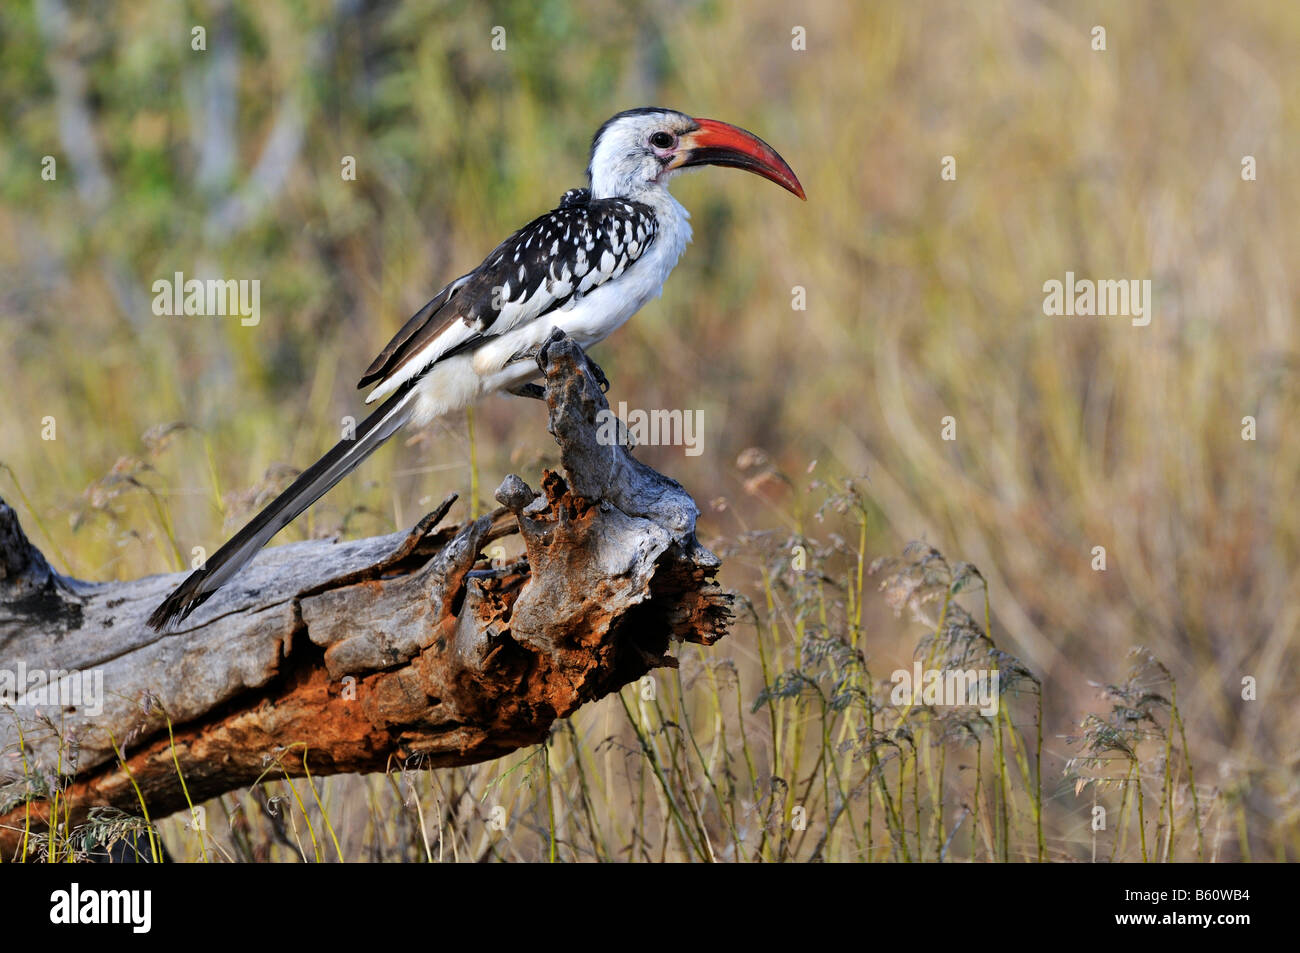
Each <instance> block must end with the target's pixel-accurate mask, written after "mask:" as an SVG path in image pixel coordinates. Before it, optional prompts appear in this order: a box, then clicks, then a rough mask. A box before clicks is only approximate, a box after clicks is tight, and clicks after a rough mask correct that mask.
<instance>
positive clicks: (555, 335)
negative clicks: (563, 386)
mask: <svg viewBox="0 0 1300 953" xmlns="http://www.w3.org/2000/svg"><path fill="white" fill-rule="evenodd" d="M564 337H565V335H564V332H563V331H561V330H560V329H559V328H552V329H551V336H550V337H548V338H547V339H546V340H545V341H543V342H542V343H541V344H540V345H539V346H538V348H537V367H538V369H539V370H541V372H542V374H543V375H544V374H545V373H546V363H547V355H548V353H549V352H550V350H551V345H552V344H554V343H555V342H556V341H563V340H564Z"/></svg>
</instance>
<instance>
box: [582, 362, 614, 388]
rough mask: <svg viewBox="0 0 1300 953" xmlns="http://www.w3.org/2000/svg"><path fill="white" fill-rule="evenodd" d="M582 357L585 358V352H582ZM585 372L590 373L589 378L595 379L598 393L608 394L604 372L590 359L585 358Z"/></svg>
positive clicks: (607, 381)
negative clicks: (598, 388)
mask: <svg viewBox="0 0 1300 953" xmlns="http://www.w3.org/2000/svg"><path fill="white" fill-rule="evenodd" d="M583 356H584V357H586V352H583ZM587 370H588V371H589V372H591V376H592V377H593V378H595V381H596V384H597V385H598V386H599V387H600V392H601V393H602V394H608V393H609V378H608V377H606V376H605V372H604V371H602V370H601V369H600V365H599V364H597V363H596V362H595V361H593V360H592V359H591V358H590V357H587Z"/></svg>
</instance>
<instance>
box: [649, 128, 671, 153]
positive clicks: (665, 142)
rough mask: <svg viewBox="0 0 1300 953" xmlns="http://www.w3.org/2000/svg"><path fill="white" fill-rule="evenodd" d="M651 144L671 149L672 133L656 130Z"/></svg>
mask: <svg viewBox="0 0 1300 953" xmlns="http://www.w3.org/2000/svg"><path fill="white" fill-rule="evenodd" d="M650 145H652V146H654V147H655V148H656V149H671V148H672V145H673V137H672V134H671V133H667V132H656V133H655V134H654V135H653V136H651V137H650Z"/></svg>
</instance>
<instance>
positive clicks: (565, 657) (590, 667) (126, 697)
mask: <svg viewBox="0 0 1300 953" xmlns="http://www.w3.org/2000/svg"><path fill="white" fill-rule="evenodd" d="M544 359H545V367H544V371H545V381H546V387H545V395H546V402H547V414H548V423H549V428H550V431H551V433H552V434H554V436H555V440H556V443H557V444H558V445H559V449H560V459H561V463H562V467H563V469H562V472H553V471H546V472H545V473H544V474H543V476H542V479H541V483H540V487H539V489H538V490H534V489H532V488H531V487H529V486H528V485H527V484H526V483H525V482H524V481H523V480H522V479H520V478H519V477H515V476H508V477H506V479H505V480H504V481H502V483H501V485H500V487H499V488H498V490H497V492H496V498H497V501H498V502H499V503H500V504H501V508H500V509H498V510H496V511H495V512H493V513H490V514H488V515H486V516H483V517H480V518H479V519H477V520H473V521H470V522H467V523H463V524H461V525H459V526H444V525H441V523H440V522H439V520H440V518H441V516H442V515H444V514H445V513H446V509H447V506H449V505H450V502H451V501H450V500H448V501H446V502H445V503H444V504H443V506H442V507H439V511H438V513H436V514H433V515H432V516H430V517H427V518H426V519H425V520H422V521H420V523H419V524H418V525H417V527H416V528H415V529H414V530H413V531H411V532H409V533H395V534H393V535H391V536H387V537H378V538H374V539H366V540H355V541H351V542H346V543H336V542H333V541H329V540H313V541H309V542H303V543H293V544H289V545H286V546H279V547H274V548H272V549H269V550H267V551H265V552H263V553H262V554H261V555H260V556H258V557H257V558H256V559H255V560H253V561H252V562H251V563H250V564H249V565H248V567H247V568H246V570H245V572H244V573H242V574H241V575H240V576H239V577H238V579H236V580H234V581H233V582H232V583H231V585H229V586H228V587H226V588H225V589H223V590H222V591H221V592H220V593H218V594H217V595H216V596H215V597H214V598H213V599H212V600H210V601H209V602H208V603H206V604H205V606H204V608H203V609H202V610H201V611H200V612H197V613H195V615H194V616H192V617H191V618H190V619H189V621H188V626H189V628H188V629H187V631H186V632H184V633H178V634H175V635H170V636H166V635H159V634H158V633H156V632H153V631H151V630H149V629H147V628H145V626H144V625H143V622H144V619H145V617H146V616H147V615H148V613H149V610H150V608H151V607H152V606H153V605H154V604H155V602H156V600H157V599H158V598H159V596H160V595H161V594H162V593H163V592H165V591H167V590H168V589H169V588H170V587H171V586H173V585H174V584H175V582H176V576H151V577H148V578H145V579H138V580H134V581H131V582H122V583H87V582H80V581H77V580H73V579H68V578H65V577H62V576H59V575H58V574H57V573H55V572H54V570H53V569H52V568H51V567H50V566H49V564H48V563H47V562H46V561H45V560H44V559H43V558H42V557H41V555H40V553H39V552H38V551H37V550H35V548H34V547H32V546H31V544H30V543H28V541H27V539H26V537H25V536H23V534H22V530H21V528H20V527H19V525H18V521H17V517H16V515H15V514H14V512H13V510H11V509H9V508H8V507H7V506H4V504H3V503H0V645H4V646H5V649H6V653H7V654H12V657H16V658H25V659H27V660H28V666H29V668H33V669H35V668H38V667H39V668H46V669H53V668H61V669H67V670H90V669H92V668H99V669H100V670H102V672H103V677H104V693H103V712H102V714H100V715H98V716H96V717H91V715H90V714H89V713H88V712H87V711H86V710H85V706H76V707H69V708H62V709H61V708H59V706H57V705H55V706H53V707H47V706H44V705H43V706H41V710H40V715H39V716H38V715H37V713H36V712H35V711H33V710H31V709H30V708H28V709H23V708H20V709H19V710H18V711H17V712H16V713H15V714H16V715H17V716H18V719H19V720H16V719H15V718H14V717H13V716H12V715H11V716H10V717H7V718H5V719H0V750H8V751H17V750H18V749H19V738H18V734H17V730H16V728H17V725H18V724H20V723H21V724H23V726H24V731H23V742H22V748H23V751H24V753H25V755H26V758H27V767H28V770H29V772H30V773H31V774H32V775H33V776H37V777H45V776H46V774H45V773H44V772H47V771H48V772H55V771H57V770H60V767H61V769H62V770H63V771H64V772H65V773H68V772H69V768H68V761H67V758H66V757H64V758H63V759H62V760H60V745H61V744H63V743H66V739H68V738H70V737H75V738H76V739H77V744H78V746H79V761H78V763H77V767H76V773H75V775H73V776H72V777H70V778H68V779H67V782H68V783H67V785H66V788H65V789H64V791H63V793H62V794H61V796H60V800H59V810H60V811H61V812H62V811H64V810H66V811H67V812H68V816H69V817H70V818H71V819H72V821H73V823H74V824H75V823H77V822H78V821H79V819H82V818H84V817H85V816H86V812H87V811H88V810H89V809H90V808H91V807H94V806H96V805H107V806H114V807H118V808H120V809H122V810H126V811H133V812H138V811H139V801H138V797H143V798H144V800H145V803H146V804H147V806H148V809H149V812H150V814H151V816H154V817H159V816H165V815H166V814H169V813H171V812H173V811H177V810H183V809H184V808H185V807H186V803H187V802H186V793H185V791H183V790H182V789H181V787H180V784H179V782H178V780H177V777H178V769H179V773H180V774H181V775H183V776H184V778H185V783H186V785H187V786H188V796H189V797H190V798H192V799H193V801H194V802H195V803H198V802H199V801H200V800H202V799H206V798H209V797H214V796H216V795H218V794H221V793H224V792H226V791H229V790H233V789H237V788H239V787H243V786H246V785H248V784H251V783H253V782H254V781H255V780H256V779H257V778H258V777H260V776H262V775H263V774H264V773H265V771H266V760H265V759H266V758H267V757H268V756H270V757H278V758H279V759H280V763H281V765H282V767H283V769H284V770H285V771H286V772H287V773H289V774H301V773H302V771H303V769H304V764H303V759H304V754H303V752H304V750H305V751H306V759H307V760H306V767H307V768H309V769H310V770H311V772H312V773H313V774H329V773H339V772H354V771H363V772H364V771H382V770H384V769H385V766H386V765H388V764H389V763H390V761H391V759H394V758H396V759H398V760H403V759H410V758H414V759H418V760H420V762H421V763H422V764H424V765H427V766H444V765H456V764H469V763H474V762H478V761H485V760H488V759H491V758H494V757H498V756H500V755H502V754H505V753H507V752H509V751H512V750H514V749H516V748H518V747H521V746H526V745H529V744H535V743H537V742H539V741H541V740H543V739H544V738H545V737H546V736H547V733H548V731H549V730H550V728H551V726H552V725H553V724H554V722H555V720H556V719H557V718H563V717H566V716H568V715H569V714H571V713H572V712H573V711H574V710H575V709H576V708H578V707H579V706H580V705H582V704H584V703H586V702H588V701H591V700H594V699H596V698H600V697H602V696H603V695H606V694H608V693H610V692H613V691H616V690H617V689H618V688H619V687H620V686H622V685H626V684H628V683H629V682H632V681H635V680H636V679H639V678H640V677H642V676H643V675H644V674H645V673H646V672H647V671H648V670H649V669H651V668H653V667H655V666H671V665H674V664H675V660H674V659H673V657H672V656H671V655H670V654H669V652H670V650H671V647H672V643H673V642H674V641H677V640H685V641H690V642H696V643H701V644H705V645H708V644H711V643H712V642H714V641H715V640H716V639H718V638H720V637H721V636H722V635H723V634H724V632H725V630H726V627H727V625H728V622H729V620H730V617H731V613H730V604H731V596H730V594H729V593H726V592H724V591H723V590H722V589H720V588H719V587H718V585H717V584H716V583H715V582H714V581H713V576H714V574H715V573H716V572H717V570H718V568H719V565H720V564H719V561H718V559H717V557H716V556H714V555H713V554H712V553H710V552H709V551H708V550H707V549H704V548H703V547H702V546H701V545H700V544H699V543H698V542H697V540H696V538H695V519H696V516H697V514H698V510H697V509H696V506H695V503H694V502H693V501H692V500H691V498H690V496H689V495H688V494H687V493H686V491H685V490H683V489H682V487H681V486H680V485H679V484H678V483H676V482H675V481H673V480H671V479H669V478H667V477H665V476H663V475H661V474H659V473H657V472H655V471H654V470H652V469H651V468H649V467H647V466H646V465H644V464H642V463H641V462H640V461H638V460H636V459H635V458H634V457H633V456H632V454H631V452H630V451H629V449H628V448H626V447H622V446H614V447H610V446H606V445H603V444H601V443H600V441H599V436H598V426H597V423H596V420H597V417H598V415H599V413H600V411H601V410H603V409H606V408H608V406H609V404H608V402H607V401H606V399H605V396H604V394H603V393H602V392H601V390H600V388H599V387H598V386H597V383H596V380H595V379H594V377H593V375H591V374H590V373H589V371H588V368H587V360H586V356H585V354H584V353H583V351H582V349H581V348H579V347H578V346H577V344H575V343H574V342H573V341H572V340H569V339H568V338H565V337H563V336H561V337H558V338H555V339H553V340H551V341H549V342H548V347H547V348H546V351H545V358H544ZM516 534H517V535H518V537H519V539H520V542H521V545H522V549H523V550H524V553H525V558H522V559H515V558H507V559H505V560H503V561H502V563H501V564H500V566H501V568H499V569H497V570H496V571H494V572H477V571H476V570H477V569H484V568H486V565H487V564H486V563H484V562H483V560H484V559H485V552H486V551H488V550H489V549H490V548H491V547H492V544H493V542H494V541H496V540H505V539H506V538H507V537H509V536H512V535H516ZM496 555H498V556H499V555H500V553H497V554H496ZM105 660H107V661H105ZM175 671H185V672H186V673H188V674H187V677H186V678H183V679H181V678H169V677H164V676H163V675H162V674H160V673H165V672H175ZM142 698H150V699H154V700H156V703H151V704H150V705H148V706H146V709H147V710H146V709H142V708H141V706H140V704H139V702H140V700H141V699H142ZM49 719H53V722H54V723H57V724H60V725H61V726H62V728H61V731H62V734H63V739H62V740H61V739H60V738H59V737H57V736H54V735H52V734H50V733H42V732H41V731H39V730H35V728H36V727H38V725H39V723H41V722H42V720H44V723H46V724H48V723H49ZM169 722H170V727H171V730H172V733H173V734H174V742H173V741H172V740H170V739H169V735H168V730H169ZM128 735H130V736H132V737H133V738H134V740H133V742H132V744H131V746H130V748H129V749H128V750H127V751H126V758H127V767H128V768H129V774H128V773H127V772H126V771H125V770H123V768H122V766H121V765H120V764H119V763H118V760H117V756H116V755H115V754H114V750H113V739H114V738H116V739H118V740H119V741H120V740H121V739H122V738H123V737H126V736H128ZM304 743H307V745H308V746H309V747H307V748H306V749H304ZM286 750H287V751H291V752H293V753H292V755H291V756H283V757H282V756H280V755H277V754H276V752H277V751H279V752H283V751H286ZM173 759H175V760H173ZM22 764H23V762H22V760H21V759H0V780H3V775H4V774H5V773H6V772H10V771H12V770H14V769H15V766H18V767H17V770H18V771H21V770H22V767H21V765H22ZM137 785H138V788H139V794H138V795H137V791H136V786H137ZM29 809H30V811H29ZM47 811H48V806H47V805H45V804H44V803H43V802H40V801H34V802H32V803H31V804H30V805H27V806H19V807H17V808H15V809H14V810H13V811H11V812H10V813H9V814H8V815H3V816H0V851H3V853H4V854H5V856H6V857H9V856H12V855H13V852H14V849H15V846H16V844H17V843H18V840H16V839H15V838H16V837H17V838H21V835H22V832H23V830H24V826H25V825H27V824H28V820H27V818H28V817H30V818H31V822H30V827H31V829H37V828H38V827H39V824H40V822H41V819H42V818H43V817H44V816H45V812H47Z"/></svg>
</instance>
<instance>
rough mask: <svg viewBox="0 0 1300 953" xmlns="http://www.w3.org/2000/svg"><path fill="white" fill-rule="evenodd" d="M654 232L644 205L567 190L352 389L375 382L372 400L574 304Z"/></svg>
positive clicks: (423, 313) (420, 316) (409, 326)
mask: <svg viewBox="0 0 1300 953" xmlns="http://www.w3.org/2000/svg"><path fill="white" fill-rule="evenodd" d="M657 230H658V225H657V222H656V220H655V215H654V211H653V210H652V209H651V208H650V207H649V206H646V205H642V204H641V203H639V202H632V201H628V200H626V199H592V198H591V193H590V192H589V191H588V190H586V189H571V190H570V191H568V192H566V193H565V194H564V196H563V198H562V199H561V200H560V206H559V207H558V208H556V209H555V210H553V211H551V212H548V213H546V214H545V215H543V216H541V217H540V218H537V219H534V220H533V221H531V222H529V223H528V224H527V225H525V226H524V227H523V228H521V229H519V231H517V232H515V233H514V234H513V235H511V236H510V237H509V238H507V239H506V240H505V241H504V242H502V243H501V244H500V245H498V246H497V247H496V248H495V249H494V250H493V251H492V253H491V254H490V255H488V257H487V258H486V259H484V261H483V264H481V265H479V266H478V268H476V269H474V270H473V271H472V272H470V273H469V274H467V275H462V276H461V277H459V278H457V279H456V280H455V281H453V282H452V283H451V284H449V285H447V287H445V288H443V289H442V290H441V291H440V292H438V294H437V295H435V296H434V298H433V300H431V301H430V302H429V303H428V304H426V305H425V306H424V307H423V308H421V309H420V310H419V311H418V312H416V314H415V315H414V316H413V317H412V318H411V320H409V321H407V322H406V324H405V326H403V328H402V329H401V330H400V331H399V332H398V333H397V334H396V336H394V338H393V339H392V341H390V342H389V344H388V346H387V347H385V348H384V350H383V351H382V352H381V353H380V355H379V356H378V357H377V358H375V360H374V362H373V363H372V364H371V365H370V367H369V368H368V369H367V370H366V373H365V375H364V376H363V377H362V378H361V381H360V383H359V384H358V385H357V386H358V387H367V386H369V385H370V384H377V385H378V386H376V388H375V389H374V391H372V392H371V394H370V395H369V396H368V397H367V398H366V401H367V402H370V401H373V400H376V399H378V398H381V397H383V396H385V395H387V394H390V393H392V392H393V391H395V390H396V389H397V388H399V387H400V386H402V384H404V383H406V382H407V381H408V380H411V379H412V378H415V377H418V376H419V375H420V374H422V373H423V372H424V371H426V370H427V369H428V368H430V367H431V366H433V365H434V364H435V363H436V362H437V361H439V360H441V359H443V358H446V357H449V356H451V355H452V354H459V353H463V352H465V351H472V350H474V349H475V348H476V347H478V346H479V345H480V344H482V343H483V342H484V341H487V340H489V339H491V338H493V337H495V336H497V335H501V334H505V333H507V332H508V331H510V330H512V329H513V328H516V327H519V326H521V325H523V324H525V323H527V322H529V321H532V320H535V319H536V318H539V317H541V316H542V315H545V314H548V313H550V312H552V311H555V310H557V309H559V308H563V307H565V306H566V305H569V304H570V303H573V302H576V301H577V300H580V299H581V298H582V297H583V296H584V295H586V294H588V293H589V292H591V291H592V289H594V288H598V287H599V286H601V285H602V284H604V283H605V282H607V281H612V280H614V279H616V278H618V277H619V276H620V275H622V274H623V272H624V271H625V270H626V269H627V267H628V266H629V265H630V264H632V263H633V262H635V261H636V260H637V259H638V258H640V257H641V256H642V255H644V254H645V252H646V249H647V248H649V247H650V245H651V243H652V242H653V241H654V239H655V235H656V232H657Z"/></svg>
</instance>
